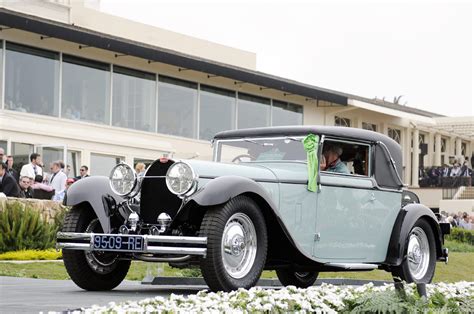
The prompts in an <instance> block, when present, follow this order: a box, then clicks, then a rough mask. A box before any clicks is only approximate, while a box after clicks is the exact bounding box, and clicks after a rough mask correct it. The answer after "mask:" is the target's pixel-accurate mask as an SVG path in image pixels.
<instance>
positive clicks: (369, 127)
mask: <svg viewBox="0 0 474 314" xmlns="http://www.w3.org/2000/svg"><path fill="white" fill-rule="evenodd" d="M362 128H363V129H364V130H369V131H374V132H377V125H376V124H373V123H368V122H362Z"/></svg>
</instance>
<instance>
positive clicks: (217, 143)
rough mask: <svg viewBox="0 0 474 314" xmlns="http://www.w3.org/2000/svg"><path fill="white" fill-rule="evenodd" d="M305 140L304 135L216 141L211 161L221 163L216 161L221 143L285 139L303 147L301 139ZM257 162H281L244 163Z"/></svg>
mask: <svg viewBox="0 0 474 314" xmlns="http://www.w3.org/2000/svg"><path fill="white" fill-rule="evenodd" d="M304 138H305V136H304V135H297V136H291V135H288V136H273V137H268V136H265V137H255V136H253V137H241V138H232V139H218V140H216V141H215V143H214V151H213V153H212V161H214V162H219V163H222V161H218V160H217V157H218V156H219V153H220V151H221V149H222V145H221V144H222V143H223V142H244V141H259V140H260V141H261V140H285V139H290V140H291V141H294V140H300V141H301V145H303V139H304ZM292 161H293V162H304V163H306V161H302V160H286V162H292ZM258 162H260V163H261V162H282V161H281V160H265V161H250V162H246V163H258Z"/></svg>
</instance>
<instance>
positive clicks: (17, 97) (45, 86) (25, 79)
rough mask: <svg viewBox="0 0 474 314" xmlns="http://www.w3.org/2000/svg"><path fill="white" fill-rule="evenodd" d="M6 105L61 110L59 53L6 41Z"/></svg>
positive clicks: (49, 111)
mask: <svg viewBox="0 0 474 314" xmlns="http://www.w3.org/2000/svg"><path fill="white" fill-rule="evenodd" d="M6 46H7V47H6V48H7V49H6V59H5V60H6V61H5V63H6V66H5V108H6V109H10V110H15V111H21V112H31V113H37V114H42V115H48V116H58V114H59V104H58V97H59V96H58V95H59V53H56V52H51V51H47V50H43V49H37V48H32V47H28V46H23V45H18V44H13V43H9V42H8V43H7V45H6Z"/></svg>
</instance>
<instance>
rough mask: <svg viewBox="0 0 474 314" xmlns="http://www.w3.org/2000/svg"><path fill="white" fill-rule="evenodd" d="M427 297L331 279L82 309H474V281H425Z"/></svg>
mask: <svg viewBox="0 0 474 314" xmlns="http://www.w3.org/2000/svg"><path fill="white" fill-rule="evenodd" d="M427 295H428V298H427V299H425V298H421V297H420V296H419V295H418V293H417V291H416V286H415V285H413V284H411V285H405V289H404V292H403V290H402V291H401V292H400V291H398V290H396V289H395V288H394V286H393V285H385V286H382V287H374V285H373V284H367V285H364V286H360V287H339V286H333V285H329V284H323V285H321V286H315V287H310V288H308V289H298V288H295V287H292V286H289V287H286V288H282V289H262V288H259V287H255V288H252V289H250V290H245V289H239V290H237V291H233V292H229V293H225V292H218V293H212V292H207V291H200V292H198V293H197V294H196V295H189V296H187V297H185V296H181V295H175V294H172V295H171V296H170V297H169V298H163V297H156V298H148V299H144V300H141V301H133V302H132V301H128V302H125V303H120V304H115V303H113V302H112V303H110V304H109V305H108V306H93V307H91V308H87V309H83V312H85V313H177V312H179V313H222V312H232V313H254V312H265V313H282V312H292V313H294V312H298V313H309V312H312V313H314V312H316V313H317V312H319V313H337V312H351V311H354V312H391V313H399V312H410V313H412V312H418V313H431V312H436V313H438V312H442V313H444V312H446V313H453V312H457V313H473V312H474V283H472V282H458V283H454V284H445V283H438V284H431V285H427Z"/></svg>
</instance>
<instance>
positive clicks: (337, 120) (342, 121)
mask: <svg viewBox="0 0 474 314" xmlns="http://www.w3.org/2000/svg"><path fill="white" fill-rule="evenodd" d="M334 125H335V126H346V127H350V126H351V119H347V118H341V117H338V116H335V117H334Z"/></svg>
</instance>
